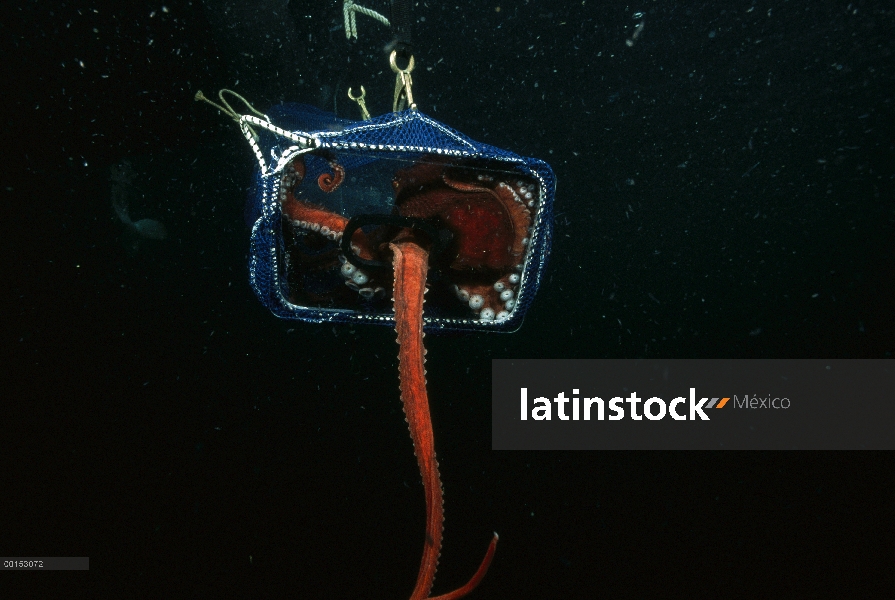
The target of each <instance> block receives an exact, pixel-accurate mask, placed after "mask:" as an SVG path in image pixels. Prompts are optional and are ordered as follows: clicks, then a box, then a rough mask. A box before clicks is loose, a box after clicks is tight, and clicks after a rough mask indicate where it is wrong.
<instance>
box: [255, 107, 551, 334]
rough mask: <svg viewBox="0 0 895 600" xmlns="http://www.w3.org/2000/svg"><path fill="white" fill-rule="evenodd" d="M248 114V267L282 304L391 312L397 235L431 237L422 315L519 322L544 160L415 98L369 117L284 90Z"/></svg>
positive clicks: (531, 263) (334, 316) (511, 326)
mask: <svg viewBox="0 0 895 600" xmlns="http://www.w3.org/2000/svg"><path fill="white" fill-rule="evenodd" d="M240 125H241V128H242V130H243V133H244V135H245V136H246V139H247V140H248V141H249V143H250V144H251V146H252V148H253V150H254V152H255V155H256V157H257V159H258V165H259V168H258V170H257V172H256V176H255V181H254V188H253V191H252V197H251V199H250V207H249V214H250V220H251V222H252V234H251V256H250V279H251V284H252V287H253V288H254V290H255V293H256V294H257V295H258V297H259V298H260V299H261V301H262V302H263V303H264V304H265V306H267V307H268V308H269V309H270V310H271V311H272V312H273V313H274V314H276V315H277V316H280V317H283V318H289V319H300V320H303V321H309V322H314V323H321V322H334V323H335V322H341V323H348V322H362V323H379V324H383V325H389V326H394V324H395V321H394V313H393V310H392V306H391V298H392V285H393V281H392V279H393V274H392V269H391V263H390V262H389V256H388V243H389V241H390V240H391V239H392V238H394V236H395V235H397V234H398V232H400V231H402V230H404V231H406V230H407V229H408V228H409V229H411V230H413V231H414V232H415V233H416V234H418V235H420V236H423V238H424V239H428V240H429V242H430V243H431V251H430V257H429V265H430V267H429V276H428V280H427V281H428V288H429V289H428V292H427V294H426V305H425V306H426V308H425V329H426V330H427V331H433V330H491V331H513V330H515V329H517V328H518V327H519V325H521V323H522V319H523V317H524V315H525V312H526V310H527V309H528V307H529V306H530V304H531V302H532V299H533V298H534V295H535V293H536V292H537V289H538V286H539V285H540V282H541V277H542V276H543V273H544V268H545V266H546V263H547V258H548V255H549V253H550V244H551V238H552V231H553V196H554V191H555V178H554V175H553V171H552V170H551V168H550V167H549V165H547V164H546V163H545V162H543V161H540V160H537V159H533V158H525V157H521V156H518V155H516V154H513V153H512V152H508V151H506V150H502V149H500V148H495V147H493V146H489V145H487V144H482V143H479V142H476V141H473V140H471V139H469V138H468V137H466V136H465V135H463V134H461V133H459V132H457V131H455V130H453V129H451V128H450V127H447V126H446V125H443V124H442V123H439V122H438V121H435V120H434V119H432V118H430V117H428V116H426V115H425V114H423V113H421V112H419V111H418V110H415V109H408V110H404V111H401V112H396V113H389V114H386V115H382V116H379V117H375V118H372V119H369V120H365V121H351V120H346V119H341V118H338V117H337V116H336V115H334V114H331V113H327V112H324V111H321V110H318V109H316V108H313V107H310V106H306V105H301V104H283V105H280V106H277V107H276V108H274V109H273V110H272V111H271V112H270V113H269V114H268V115H265V116H264V117H263V118H262V117H255V116H243V117H242V118H241V120H240Z"/></svg>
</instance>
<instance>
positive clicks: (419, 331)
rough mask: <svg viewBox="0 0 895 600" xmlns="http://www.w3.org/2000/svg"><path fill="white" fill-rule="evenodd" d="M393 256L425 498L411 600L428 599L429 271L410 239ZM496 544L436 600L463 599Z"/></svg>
mask: <svg viewBox="0 0 895 600" xmlns="http://www.w3.org/2000/svg"><path fill="white" fill-rule="evenodd" d="M389 247H390V248H391V250H392V252H393V253H394V263H393V264H394V272H395V285H394V294H395V297H394V301H395V328H396V330H397V333H398V344H400V345H401V348H400V350H399V353H398V358H399V364H398V372H399V376H400V380H401V383H400V385H401V401H402V402H403V404H404V414H405V415H406V417H407V424H408V426H409V427H410V437H411V439H412V440H413V448H414V453H415V454H416V459H417V462H418V463H419V468H420V475H421V476H422V479H423V491H424V493H425V496H426V539H425V542H424V544H423V557H422V561H421V562H420V571H419V574H418V575H417V580H416V586H415V587H414V589H413V593H412V594H411V596H410V598H411V600H425V599H426V598H429V592H430V591H431V590H432V584H433V582H434V581H435V571H436V569H437V568H438V557H439V555H440V553H441V537H442V533H443V530H444V508H443V505H444V502H443V497H442V489H441V478H440V476H439V474H438V462H437V461H436V459H435V438H434V435H433V432H432V419H431V416H430V414H429V397H428V395H427V393H426V371H425V366H424V365H425V352H426V351H425V348H424V347H423V294H424V293H425V290H426V275H427V273H428V270H429V266H428V257H429V253H428V251H427V250H425V249H423V248H422V247H421V246H420V245H419V244H417V243H415V242H414V241H413V240H411V239H406V238H405V239H404V240H401V241H397V240H396V241H394V242H392V243H390V244H389ZM496 545H497V535H496V534H495V535H494V538H493V539H492V540H491V544H490V546H489V547H488V551H487V553H486V554H485V559H484V560H483V561H482V564H481V565H480V566H479V569H478V571H477V572H476V574H475V575H473V577H472V579H471V580H470V581H469V582H468V583H467V584H466V585H465V586H463V587H462V588H460V589H458V590H455V591H454V592H451V593H449V594H446V595H444V596H439V598H440V599H442V600H455V599H456V598H460V597H462V596H465V595H466V594H468V593H469V592H470V591H472V589H473V588H475V586H477V585H478V584H479V582H480V581H481V580H482V578H483V577H484V576H485V573H486V572H487V570H488V566H489V565H490V563H491V558H492V557H493V556H494V550H495V547H496Z"/></svg>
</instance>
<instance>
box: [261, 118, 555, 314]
mask: <svg viewBox="0 0 895 600" xmlns="http://www.w3.org/2000/svg"><path fill="white" fill-rule="evenodd" d="M268 116H269V118H270V121H271V122H272V123H274V124H276V125H277V126H278V127H281V128H283V129H286V130H288V131H291V132H300V133H301V134H303V135H307V136H308V137H311V138H313V139H314V140H315V143H316V148H317V149H316V150H315V153H313V154H312V153H308V154H304V155H303V160H304V161H305V165H306V167H307V175H306V178H307V179H312V178H313V179H316V177H318V176H319V175H320V174H322V173H324V172H327V170H328V168H329V167H328V160H329V159H330V158H335V159H336V160H337V161H338V163H339V164H340V165H341V166H342V167H344V168H345V171H346V173H347V174H348V175H349V176H350V174H351V173H352V172H357V171H356V170H358V169H361V168H362V167H365V168H370V167H371V166H374V165H375V163H379V162H381V161H393V163H394V161H399V162H401V163H405V164H406V163H411V162H413V161H416V160H419V159H420V158H421V157H425V156H444V157H448V158H452V157H455V158H456V159H458V160H464V161H467V160H481V161H486V162H487V163H488V164H489V165H496V168H498V169H500V170H501V171H504V172H506V173H511V174H512V173H514V174H517V175H519V176H524V177H526V178H527V179H531V180H535V181H537V183H538V187H539V191H538V203H537V206H536V207H535V209H534V210H533V214H532V228H531V239H530V242H529V247H528V252H527V257H526V260H525V262H524V266H523V269H522V273H521V284H520V287H519V292H518V294H517V295H516V304H515V307H514V309H513V310H512V311H511V313H510V316H509V318H506V319H504V320H502V321H491V322H483V321H480V320H478V319H475V318H457V317H444V316H438V315H434V316H429V315H428V313H429V311H428V310H427V316H426V324H425V327H426V329H427V330H438V329H447V330H450V329H460V330H469V329H475V330H492V331H512V330H515V329H516V328H518V327H519V325H521V322H522V318H523V316H524V314H525V312H526V310H527V309H528V307H529V305H530V304H531V302H532V299H533V298H534V295H535V292H536V291H537V288H538V286H539V285H540V281H541V277H542V275H543V272H544V268H545V266H546V264H547V258H548V256H549V251H550V245H551V241H552V230H553V196H554V192H555V185H556V182H555V178H554V175H553V171H552V170H551V169H550V167H549V166H548V165H547V164H546V163H544V162H543V161H540V160H537V159H533V158H525V157H521V156H518V155H516V154H514V153H512V152H509V151H507V150H503V149H501V148H496V147H494V146H490V145H488V144H482V143H479V142H476V141H474V140H472V139H470V138H468V137H467V136H465V135H463V134H462V133H460V132H458V131H456V130H454V129H452V128H450V127H448V126H446V125H444V124H442V123H440V122H438V121H436V120H434V119H432V118H430V117H428V116H426V115H424V114H423V113H420V112H418V111H415V110H406V111H402V112H399V113H389V114H386V115H382V116H379V117H375V118H373V119H370V120H367V121H350V120H347V119H340V118H338V117H336V116H335V115H333V114H331V113H327V112H325V111H321V110H319V109H316V108H314V107H310V106H305V105H300V104H283V105H279V106H277V107H275V108H274V109H272V110H271V111H270V112H269V113H268ZM260 134H261V135H260V139H259V145H260V147H261V149H262V151H263V152H265V153H266V157H269V158H267V161H268V163H267V165H266V169H265V173H262V172H261V171H260V170H258V171H257V172H256V175H255V179H254V185H253V187H252V192H251V198H250V208H249V210H248V211H247V214H248V215H250V218H251V219H252V234H251V253H250V264H249V269H250V281H251V284H252V287H253V289H254V290H255V293H256V294H257V295H258V297H259V299H260V300H261V301H262V302H263V303H264V304H265V306H267V307H268V308H269V309H270V310H271V311H272V312H273V313H274V314H275V315H277V316H279V317H282V318H289V319H300V320H304V321H310V322H316V323H321V322H334V323H338V322H342V323H345V322H366V323H380V324H384V325H393V324H394V318H393V315H392V314H390V312H389V311H365V310H363V309H361V308H359V307H355V308H331V307H330V308H327V307H319V306H302V305H299V304H295V303H293V302H292V301H290V299H289V298H288V292H287V289H288V277H289V274H288V272H287V269H286V266H285V264H284V263H285V261H284V241H283V224H282V219H281V214H280V203H279V191H280V190H279V185H280V174H279V173H278V172H277V169H278V168H279V169H282V166H283V164H284V162H283V160H281V158H282V157H283V155H284V154H288V153H289V152H290V151H291V152H295V151H296V148H295V144H294V142H293V141H290V140H288V139H285V138H282V137H280V136H277V135H276V134H274V133H272V132H270V131H266V130H265V131H261V132H260ZM320 152H322V153H323V155H320V154H319V153H320ZM327 157H328V158H327ZM313 179H312V180H313ZM358 210H359V209H358ZM342 212H343V214H344V216H346V217H349V218H350V217H351V216H354V215H352V214H351V207H350V206H348V207H346V208H345V209H344V210H343V211H342Z"/></svg>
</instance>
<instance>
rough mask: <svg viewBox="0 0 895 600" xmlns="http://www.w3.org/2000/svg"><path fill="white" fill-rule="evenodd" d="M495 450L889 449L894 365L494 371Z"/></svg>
mask: <svg viewBox="0 0 895 600" xmlns="http://www.w3.org/2000/svg"><path fill="white" fill-rule="evenodd" d="M491 368H492V377H493V379H492V402H493V405H492V440H491V441H492V448H493V449H494V450H864V449H874V450H882V449H887V450H892V449H895V433H893V429H895V363H893V362H892V361H890V360H720V359H719V360H533V359H526V360H510V359H501V360H493V361H492V367H491Z"/></svg>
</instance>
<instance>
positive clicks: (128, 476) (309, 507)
mask: <svg viewBox="0 0 895 600" xmlns="http://www.w3.org/2000/svg"><path fill="white" fill-rule="evenodd" d="M305 4H307V5H305ZM224 5H226V3H212V2H209V3H208V4H207V5H206V7H207V8H208V11H206V10H205V9H204V8H203V5H201V4H199V3H195V2H193V3H190V2H174V1H172V2H169V3H164V4H162V3H156V4H142V3H136V4H135V3H102V4H99V3H86V2H82V3H78V2H43V1H42V2H40V3H38V2H6V3H4V4H3V6H2V8H0V11H2V13H0V15H2V18H0V34H2V47H0V52H2V61H0V69H2V75H3V94H2V97H0V102H2V108H3V111H2V119H3V149H4V156H5V158H4V159H3V161H2V163H0V164H2V172H0V176H2V181H0V202H2V206H3V209H4V210H3V214H4V217H3V219H2V220H0V223H2V225H0V227H2V230H0V234H2V235H0V240H2V242H0V243H2V245H3V246H2V247H3V257H4V258H3V266H4V269H3V273H2V275H3V281H4V283H5V286H4V293H3V296H2V297H3V313H2V314H3V323H4V327H3V330H4V333H3V337H2V340H3V344H2V355H0V356H2V361H3V362H2V374H3V378H4V381H3V385H2V390H3V410H4V412H3V418H2V421H0V422H2V424H3V427H2V430H0V435H2V438H0V439H2V443H3V446H2V448H3V453H2V454H3V456H2V459H0V469H2V470H0V478H2V479H0V510H2V514H3V517H4V519H3V526H2V534H0V548H2V552H3V553H4V554H6V555H8V556H36V555H45V556H89V557H90V559H91V570H90V571H89V572H81V573H59V574H55V575H47V574H43V575H41V574H34V573H18V574H7V575H6V576H4V577H3V579H2V581H0V590H6V589H10V590H12V588H13V587H16V590H15V591H16V593H17V595H16V597H22V596H20V595H18V594H19V593H20V592H21V591H22V590H27V589H29V588H30V589H31V590H32V591H33V594H34V595H35V596H37V597H46V595H47V594H48V593H49V591H50V590H49V589H48V588H51V587H57V588H58V590H60V591H62V592H64V593H65V594H66V596H68V597H71V596H75V595H78V594H87V595H90V596H92V597H111V596H115V597H120V596H122V595H136V594H138V593H143V594H148V595H151V596H162V595H165V596H184V595H187V594H189V595H192V596H205V595H215V596H220V597H236V596H253V597H277V596H283V595H291V596H296V597H306V598H367V597H373V598H379V597H381V598H402V597H407V596H409V593H410V590H411V589H412V585H413V581H414V578H415V576H416V572H417V569H418V561H419V556H420V551H421V548H422V541H423V540H422V538H423V535H422V534H423V514H424V512H423V497H422V489H421V485H420V483H419V481H420V480H419V475H418V472H417V467H416V462H415V460H414V457H413V454H412V452H411V447H410V442H409V439H408V436H407V430H406V425H405V423H404V419H403V413H402V411H401V407H400V404H399V401H398V393H397V372H396V366H397V360H396V350H397V346H396V344H395V343H394V339H395V338H394V333H393V332H392V331H390V330H388V329H386V328H374V327H368V328H358V327H346V326H339V327H332V326H313V325H307V324H302V323H293V322H284V321H279V320H277V319H275V318H274V317H272V316H271V315H270V314H269V313H267V312H266V311H265V310H264V309H263V307H262V306H261V305H260V303H258V302H257V301H256V300H255V298H254V297H253V296H252V293H251V290H250V289H249V287H248V284H247V277H246V266H245V258H246V247H247V232H246V229H245V226H244V221H243V205H244V202H245V198H246V189H247V186H248V184H249V179H250V174H251V168H252V163H253V161H254V159H253V157H252V155H251V153H250V151H249V149H248V148H247V147H246V144H245V142H244V140H243V139H242V138H241V136H240V135H239V133H238V132H237V130H236V128H235V127H234V126H233V124H232V122H229V121H227V120H226V119H224V118H222V117H221V116H220V115H219V114H217V112H216V111H215V110H213V109H212V108H210V107H208V106H207V105H204V104H198V103H195V102H194V101H193V99H192V98H193V95H194V94H195V92H196V91H197V90H199V89H202V90H203V91H205V92H206V93H207V94H210V93H212V92H214V91H216V90H217V89H218V88H220V87H231V88H235V89H237V90H238V91H240V92H241V93H243V94H244V95H246V96H247V97H248V98H249V99H250V100H251V101H252V102H253V103H254V104H255V105H256V106H257V107H259V108H261V109H262V110H263V109H265V108H266V107H268V106H270V105H272V104H274V103H277V102H280V101H301V102H307V103H310V104H316V105H318V106H321V107H324V108H327V109H333V108H335V109H336V110H337V111H338V112H339V113H340V114H341V115H343V116H354V115H352V114H351V112H350V107H348V106H347V100H343V98H344V93H345V88H346V86H347V85H349V83H348V82H349V80H353V78H354V77H360V75H357V73H364V72H365V73H366V74H365V75H364V77H366V79H365V80H362V81H363V82H364V84H365V86H366V88H367V94H368V97H369V98H370V102H369V103H368V106H369V107H370V109H371V111H372V112H373V113H374V114H380V113H382V112H384V111H386V110H388V109H389V108H390V104H391V93H392V88H393V79H392V77H391V74H390V73H389V72H388V70H387V69H388V67H387V65H386V62H385V60H386V58H385V55H384V53H383V52H382V47H383V46H384V44H385V43H386V42H387V41H388V34H387V32H386V31H384V30H383V29H381V28H380V26H379V25H377V24H376V23H374V22H372V21H370V20H369V19H364V18H359V23H360V27H361V38H360V41H359V42H358V44H356V45H354V46H349V45H347V43H346V42H345V40H344V37H343V32H342V31H341V30H339V29H335V28H336V27H337V26H338V25H339V24H340V19H341V17H340V14H341V6H340V5H339V4H337V3H334V2H308V3H300V2H292V3H291V4H290V6H289V7H287V9H286V10H285V12H286V13H288V14H286V15H282V14H281V15H279V16H277V15H275V16H274V17H271V16H270V14H271V11H272V8H271V6H269V5H264V4H262V5H259V6H258V10H257V11H254V12H252V13H250V14H249V15H243V16H241V17H240V19H238V20H233V19H230V20H228V18H227V15H226V14H225V13H223V12H222V11H223V8H222V6H224ZM369 6H370V7H372V8H376V9H379V10H385V9H386V6H385V3H384V2H383V3H378V2H377V3H371V4H370V5H369ZM163 7H164V9H163ZM497 8H498V4H496V3H481V2H469V1H462V2H448V3H434V2H429V3H425V2H424V3H420V4H419V5H418V6H417V8H416V15H417V17H419V18H420V19H422V18H425V21H423V22H421V23H419V25H418V28H417V30H416V32H415V33H416V39H417V46H418V48H417V51H416V59H417V70H416V71H415V72H414V82H415V88H414V95H415V99H416V100H417V102H418V103H419V105H420V108H421V110H423V111H424V112H426V113H427V114H430V115H431V116H433V117H435V118H437V119H439V120H441V121H443V122H445V123H447V124H449V125H451V126H453V127H455V128H457V129H458V130H460V131H462V132H464V133H466V134H467V135H469V136H471V137H472V138H474V139H477V140H481V141H484V142H488V143H490V144H494V145H496V146H500V147H506V148H508V149H511V150H513V151H515V152H517V153H520V154H524V155H530V156H535V157H539V158H543V159H545V160H547V161H548V162H550V163H551V164H552V166H553V168H554V170H555V172H556V174H557V177H558V181H559V187H558V194H557V198H556V207H557V228H556V231H557V236H556V240H555V244H554V249H553V260H552V263H551V265H550V267H549V272H548V274H547V277H546V280H545V283H544V285H543V286H542V288H541V291H540V292H539V295H538V297H537V299H536V301H535V304H534V306H533V307H532V309H531V311H530V313H529V315H528V317H527V320H526V322H525V324H524V325H523V327H522V328H521V329H520V331H518V332H517V333H514V334H511V335H468V336H445V337H434V336H428V337H427V338H426V344H427V347H428V351H429V354H428V384H429V392H430V400H431V403H432V412H433V421H434V427H435V432H436V441H437V446H438V451H439V458H440V463H441V468H442V469H441V470H442V479H443V481H444V486H445V502H446V509H445V514H446V529H445V534H446V535H445V545H444V549H443V553H442V561H441V563H442V564H441V567H440V569H439V576H438V578H437V580H436V585H435V590H436V592H438V591H442V592H443V591H445V590H447V589H451V588H453V587H455V586H457V585H459V584H460V583H462V582H463V581H465V580H466V579H467V578H468V577H469V576H470V574H471V573H472V572H473V570H474V569H475V566H476V565H477V564H478V561H479V560H480V558H481V555H482V553H483V552H484V550H485V546H486V544H487V541H488V539H489V535H490V532H491V531H492V530H496V531H498V532H499V533H500V535H501V542H500V545H499V547H498V551H497V556H496V558H495V561H494V564H493V565H492V569H491V572H490V573H489V574H488V576H487V578H486V579H485V581H484V583H483V584H482V586H481V587H480V589H479V590H477V591H476V592H475V596H474V597H480V598H591V597H595V596H606V597H616V598H617V597H638V598H643V597H659V596H666V597H667V596H680V595H683V594H687V595H690V596H695V597H718V596H722V595H723V596H727V597H734V596H749V597H754V596H755V595H756V594H759V593H760V594H762V595H764V596H779V597H783V596H789V597H822V596H832V597H842V596H843V595H846V594H848V595H851V596H861V597H870V596H876V597H886V596H889V595H890V594H891V590H892V589H893V586H892V583H893V582H892V575H891V569H890V567H891V560H890V559H891V556H892V549H891V540H890V537H891V536H890V532H891V531H892V529H893V527H892V525H893V523H892V516H891V515H892V512H891V507H892V502H893V499H895V494H893V490H895V486H893V481H892V479H893V476H892V473H893V467H895V461H893V457H892V454H890V453H871V452H864V453H796V452H792V453H767V452H766V453H732V452H728V453H708V452H703V453H655V452H649V453H646V452H599V453H583V452H578V453H575V452H568V453H561V452H553V453H546V452H543V453H537V452H532V453H521V452H492V451H491V450H490V445H491V441H490V425H491V423H490V411H491V408H490V372H491V364H490V359H491V358H526V357H531V358H539V357H550V358H569V357H579V358H598V357H611V358H631V357H653V358H755V357H771V358H809V357H816V358H832V357H836V358H861V357H869V358H890V357H891V353H892V352H893V350H895V319H892V301H893V292H895V283H893V282H895V279H893V275H895V269H893V267H895V244H893V243H892V239H893V238H892V234H893V212H895V205H893V199H895V190H893V176H895V167H893V165H895V151H893V141H892V140H893V139H895V138H893V134H895V126H893V125H895V122H893V119H892V117H893V107H892V102H893V93H892V90H893V89H895V86H893V80H895V77H893V70H895V64H893V61H892V50H893V42H892V40H893V33H895V31H893V30H895V26H893V25H895V23H893V17H895V15H893V12H892V9H891V8H890V7H889V5H888V3H885V2H853V3H851V4H849V3H847V2H784V3H780V2H763V3H757V4H754V5H749V4H748V3H742V4H740V5H730V6H729V7H728V6H727V5H725V8H722V7H721V6H720V5H718V3H710V2H702V3H700V2H685V3H680V2H671V1H667V0H660V1H656V2H643V3H642V4H641V5H635V4H630V3H606V2H600V3H598V2H593V1H590V0H587V1H585V2H581V1H580V0H576V1H575V2H568V3H562V2H552V3H551V2H518V3H513V4H500V9H501V10H500V11H497ZM165 9H166V10H165ZM243 12H245V11H243ZM282 12H283V11H282V10H281V11H280V13H282ZM637 12H643V13H644V17H643V18H642V19H643V20H644V22H645V26H644V29H643V32H642V35H641V36H640V38H639V39H638V40H637V42H636V44H634V45H633V46H632V47H628V46H626V45H625V40H626V39H627V38H629V37H630V36H631V35H632V33H633V30H634V27H635V26H636V25H637V23H638V22H639V21H640V20H641V19H639V18H637V19H635V18H634V14H635V13H637ZM221 15H224V18H221ZM209 17H210V18H209ZM252 18H254V19H256V20H255V21H251V19H252ZM228 22H229V23H233V22H237V23H240V24H242V26H241V27H237V28H228V27H227V25H226V24H227V23H228ZM265 24H267V25H265ZM264 26H268V27H270V29H271V31H275V34H273V35H272V36H271V38H267V37H263V36H258V35H257V31H258V30H259V28H262V27H264ZM247 31H248V32H253V33H252V35H249V34H248V33H246V32H247ZM285 36H289V37H285ZM270 39H273V40H276V41H278V42H281V44H276V45H274V44H272V43H271V42H270V41H269V40H270ZM280 46H282V48H283V50H282V52H280V51H278V49H279V48H280ZM253 48H256V50H253ZM349 58H351V61H350V62H349ZM81 63H83V66H82V64H81ZM377 65H378V66H377ZM379 71H382V73H381V74H380V73H379ZM334 99H335V100H334ZM125 158H127V159H129V160H131V161H132V162H133V164H134V165H135V167H136V168H137V170H138V171H139V172H140V177H139V178H138V180H137V181H135V184H136V185H138V186H139V187H140V188H141V189H142V190H143V191H144V193H143V194H142V195H141V196H140V197H139V198H134V199H133V202H132V205H131V212H132V215H133V216H134V218H143V217H151V218H156V219H159V220H162V221H163V222H164V223H165V225H166V226H167V228H168V231H169V237H168V239H167V240H165V241H163V242H156V243H150V242H146V243H144V244H142V245H141V246H140V247H139V248H138V249H136V250H134V248H133V247H132V245H131V244H130V242H131V241H132V240H128V239H127V238H126V236H125V235H124V233H125V232H124V231H123V227H122V225H121V223H120V222H119V221H118V220H117V218H116V217H115V215H114V213H113V211H112V210H111V207H110V203H109V191H110V190H109V168H110V166H111V165H114V164H116V163H118V162H119V161H120V160H122V159H125ZM9 597H13V596H11V595H10V596H9Z"/></svg>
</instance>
